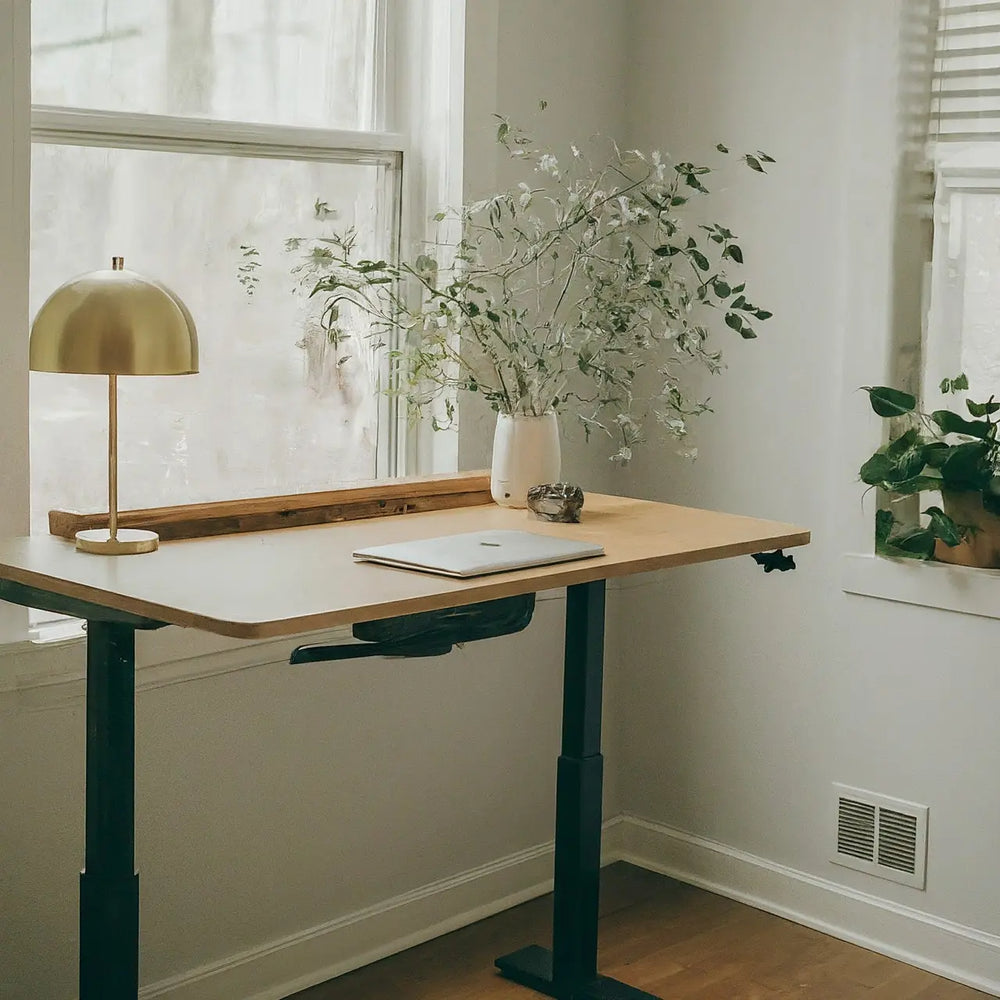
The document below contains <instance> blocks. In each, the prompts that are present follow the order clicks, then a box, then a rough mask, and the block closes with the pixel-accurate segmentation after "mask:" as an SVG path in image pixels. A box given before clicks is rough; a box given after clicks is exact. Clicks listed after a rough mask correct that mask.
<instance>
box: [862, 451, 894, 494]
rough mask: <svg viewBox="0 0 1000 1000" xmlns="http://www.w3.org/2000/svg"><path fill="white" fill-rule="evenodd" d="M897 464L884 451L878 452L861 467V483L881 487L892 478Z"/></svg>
mask: <svg viewBox="0 0 1000 1000" xmlns="http://www.w3.org/2000/svg"><path fill="white" fill-rule="evenodd" d="M894 468H895V463H894V462H893V461H892V459H891V458H889V456H888V455H887V454H886V453H885V452H884V451H877V452H875V454H874V455H872V457H871V458H869V459H868V461H867V462H865V464H864V465H862V466H861V472H860V473H859V474H860V476H861V482H863V483H867V484H868V485H869V486H881V485H882V483H884V482H886V481H887V480H888V479H889V478H890V477H891V476H892V472H893V469H894Z"/></svg>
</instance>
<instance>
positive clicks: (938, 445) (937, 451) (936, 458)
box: [924, 441, 952, 469]
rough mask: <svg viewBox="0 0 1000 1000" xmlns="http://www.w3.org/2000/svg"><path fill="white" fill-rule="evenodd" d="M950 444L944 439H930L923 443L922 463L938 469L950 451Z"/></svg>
mask: <svg viewBox="0 0 1000 1000" xmlns="http://www.w3.org/2000/svg"><path fill="white" fill-rule="evenodd" d="M951 449H952V446H951V445H950V444H946V443H945V442H944V441H931V442H929V443H928V444H925V445H924V464H925V465H929V466H930V467H931V468H932V469H940V468H941V466H942V465H944V463H945V461H946V460H947V458H948V455H949V453H950V452H951Z"/></svg>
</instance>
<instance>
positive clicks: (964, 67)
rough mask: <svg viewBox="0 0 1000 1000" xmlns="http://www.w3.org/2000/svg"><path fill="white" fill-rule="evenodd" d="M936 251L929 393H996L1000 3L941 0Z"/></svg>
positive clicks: (999, 365)
mask: <svg viewBox="0 0 1000 1000" xmlns="http://www.w3.org/2000/svg"><path fill="white" fill-rule="evenodd" d="M930 131H931V143H930V148H931V158H932V160H933V163H934V169H935V174H936V195H935V200H934V254H933V262H932V266H931V282H930V310H929V315H928V322H927V333H926V337H925V344H924V379H923V393H924V397H925V398H926V399H929V400H934V399H935V398H937V393H938V389H937V387H938V385H939V383H940V382H941V380H942V379H944V378H950V377H952V376H954V375H956V374H957V373H959V372H965V373H966V374H967V375H968V377H969V396H970V398H972V399H986V398H988V397H989V396H990V395H991V394H995V395H997V396H998V397H1000V3H969V2H958V0H942V3H941V10H940V21H939V27H938V32H937V51H936V60H935V67H934V73H933V78H932V106H931V130H930Z"/></svg>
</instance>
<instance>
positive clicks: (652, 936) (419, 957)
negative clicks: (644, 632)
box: [294, 864, 986, 1000]
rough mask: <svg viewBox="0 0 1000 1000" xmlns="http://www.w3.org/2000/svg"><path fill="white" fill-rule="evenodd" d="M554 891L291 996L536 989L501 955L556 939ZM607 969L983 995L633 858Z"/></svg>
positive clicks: (771, 992) (612, 911) (454, 995)
mask: <svg viewBox="0 0 1000 1000" xmlns="http://www.w3.org/2000/svg"><path fill="white" fill-rule="evenodd" d="M551 920H552V900H551V897H550V896H544V897H542V898H540V899H535V900H532V901H531V902H529V903H524V904H522V905H521V906H516V907H514V908H513V909H510V910H506V911H504V912H503V913H499V914H497V915H496V916H494V917H490V918H489V919H488V920H482V921H480V922H479V923H476V924H472V925H471V926H469V927H463V928H462V929H461V930H457V931H454V932H453V933H451V934H446V935H444V936H443V937H440V938H437V939H436V940H434V941H429V942H428V943H427V944H423V945H420V946H418V947H416V948H411V949H409V950H408V951H404V952H401V953H400V954H398V955H393V956H392V957H391V958H387V959H384V960H383V961H381V962H376V963H374V964H373V965H369V966H366V967H365V968H363V969H358V970H357V971H356V972H351V973H348V974H347V975H344V976H340V977H339V978H338V979H334V980H331V981H330V982H328V983H322V984H321V985H319V986H314V987H313V988H312V989H308V990H305V991H303V992H301V993H297V994H295V998H294V1000H382V998H387V1000H388V998H392V1000H431V998H434V1000H530V998H531V997H537V996H538V994H535V993H533V992H532V991H530V990H526V989H525V988H524V987H521V986H517V985H515V984H514V983H511V982H508V981H507V980H505V979H502V978H501V977H500V976H498V975H497V974H496V972H495V970H494V968H493V959H494V958H495V957H496V956H497V955H503V954H506V953H507V952H511V951H514V950H516V949H517V948H520V947H522V946H523V945H526V944H543V945H548V944H549V943H550V929H551ZM600 944H601V947H600V959H599V964H600V970H601V972H602V973H603V974H604V975H607V976H613V977H614V978H616V979H621V980H623V981H624V982H627V983H630V984H631V985H633V986H637V987H639V988H640V989H644V990H647V991H649V992H651V993H654V994H656V995H659V996H663V997H669V998H670V1000H976V998H983V997H985V996H986V994H985V993H980V992H979V991H978V990H973V989H970V988H969V987H967V986H961V985H959V984H957V983H952V982H950V981H949V980H946V979H940V978H938V977H936V976H933V975H931V974H930V973H929V972H923V971H922V970H920V969H914V968H913V967H912V966H908V965H904V964H903V963H901V962H896V961H894V960H893V959H890V958H886V957H885V956H883V955H878V954H876V953H875V952H872V951H867V950H866V949H864V948H859V947H858V946H857V945H853V944H849V943H847V942H845V941H839V940H837V939H836V938H832V937H829V936H827V935H825V934H821V933H820V932H819V931H814V930H812V929H811V928H808V927H803V926H801V925H800V924H795V923H792V922H791V921H789V920H783V919H782V918H781V917H775V916H773V915H772V914H769V913H765V912H763V911H762V910H755V909H753V908H752V907H749V906H745V905H743V904H742V903H737V902H734V901H733V900H730V899H725V898H724V897H722V896H716V895H714V894H712V893H710V892H705V891H703V890H701V889H695V888H694V887H692V886H689V885H685V884H683V883H681V882H677V881H675V880H674V879H670V878H667V877H666V876H663V875H657V874H655V873H653V872H647V871H644V870H643V869H641V868H636V867H634V866H632V865H627V864H616V865H611V866H610V867H608V868H606V869H604V871H603V872H602V878H601V919H600Z"/></svg>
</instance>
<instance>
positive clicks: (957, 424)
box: [931, 410, 993, 438]
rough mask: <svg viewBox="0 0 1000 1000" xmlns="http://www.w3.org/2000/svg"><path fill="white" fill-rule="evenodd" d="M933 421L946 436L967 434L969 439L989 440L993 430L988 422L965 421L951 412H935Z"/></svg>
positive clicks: (932, 416) (932, 417) (932, 415)
mask: <svg viewBox="0 0 1000 1000" xmlns="http://www.w3.org/2000/svg"><path fill="white" fill-rule="evenodd" d="M931 420H933V421H934V423H936V424H937V425H938V427H940V428H941V430H942V432H943V433H945V434H965V435H967V436H969V437H977V438H987V437H989V436H990V433H991V432H992V430H993V425H992V424H991V423H990V422H989V421H988V420H965V419H963V418H962V417H960V416H959V415H958V414H957V413H952V412H951V410H935V411H934V412H933V413H932V414H931Z"/></svg>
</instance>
